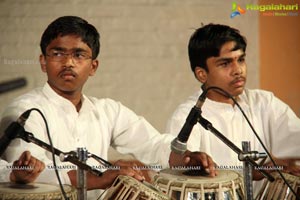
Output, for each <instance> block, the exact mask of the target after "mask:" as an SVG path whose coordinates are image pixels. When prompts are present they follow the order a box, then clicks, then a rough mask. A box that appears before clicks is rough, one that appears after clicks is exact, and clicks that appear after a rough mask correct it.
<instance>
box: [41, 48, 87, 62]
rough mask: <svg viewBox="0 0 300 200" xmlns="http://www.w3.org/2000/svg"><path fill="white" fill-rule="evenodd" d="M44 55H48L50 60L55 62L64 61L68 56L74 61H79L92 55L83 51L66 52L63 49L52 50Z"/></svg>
mask: <svg viewBox="0 0 300 200" xmlns="http://www.w3.org/2000/svg"><path fill="white" fill-rule="evenodd" d="M46 56H48V57H49V58H50V59H51V60H52V61H55V62H64V61H66V59H67V58H68V57H69V56H71V58H72V60H73V61H74V62H75V63H80V62H83V61H85V60H89V59H92V56H90V55H89V54H88V53H87V52H85V51H74V52H71V53H66V52H64V51H57V50H53V51H50V52H49V53H47V54H46Z"/></svg>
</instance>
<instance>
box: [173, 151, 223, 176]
mask: <svg viewBox="0 0 300 200" xmlns="http://www.w3.org/2000/svg"><path fill="white" fill-rule="evenodd" d="M169 165H170V167H175V166H200V167H201V168H202V169H204V170H205V171H206V172H207V173H208V174H209V175H210V176H212V177H214V176H216V175H217V171H216V168H215V163H214V161H213V160H212V158H211V157H210V156H209V155H207V154H206V153H203V152H190V151H186V152H185V153H184V154H182V155H181V154H176V153H174V152H171V154H170V159H169Z"/></svg>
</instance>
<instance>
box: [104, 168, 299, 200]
mask: <svg viewBox="0 0 300 200" xmlns="http://www.w3.org/2000/svg"><path fill="white" fill-rule="evenodd" d="M273 175H274V177H275V181H273V182H268V181H267V180H266V181H265V184H264V186H263V188H262V190H261V191H260V194H259V195H258V197H257V199H259V200H262V199H264V200H269V199H270V200H271V199H272V200H284V199H287V200H294V199H295V200H296V197H295V195H293V194H292V192H291V191H290V190H289V189H288V188H287V187H286V186H285V184H284V183H283V181H282V179H281V177H279V176H278V175H277V174H273ZM284 175H285V178H286V179H287V181H288V182H289V183H290V184H291V185H292V188H293V190H294V191H296V192H297V193H298V195H300V177H295V176H292V175H289V174H284ZM104 199H106V200H170V199H172V200H243V199H245V189H244V184H243V178H242V176H241V175H240V174H239V173H238V172H235V171H230V170H220V171H218V176H216V177H207V176H189V175H185V171H183V170H171V169H166V170H162V171H161V172H160V173H159V174H158V175H155V177H154V184H153V186H152V185H150V184H146V185H145V184H144V183H141V182H139V181H137V180H135V179H133V178H131V177H127V176H119V177H118V178H117V179H116V180H115V181H114V183H113V185H112V187H111V188H110V189H109V190H108V192H107V194H106V195H105V198H104Z"/></svg>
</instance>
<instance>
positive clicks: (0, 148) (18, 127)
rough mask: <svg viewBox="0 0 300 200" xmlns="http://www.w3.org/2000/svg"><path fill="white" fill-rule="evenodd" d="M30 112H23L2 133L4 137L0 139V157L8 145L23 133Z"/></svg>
mask: <svg viewBox="0 0 300 200" xmlns="http://www.w3.org/2000/svg"><path fill="white" fill-rule="evenodd" d="M31 111H32V110H31V109H30V110H27V111H25V112H24V113H23V114H22V115H21V116H20V117H19V118H18V119H17V121H15V122H12V123H11V124H10V125H9V126H8V127H7V128H6V130H5V131H4V135H3V136H2V138H1V139H0V157H1V156H2V154H3V153H4V151H5V150H6V148H7V147H8V145H9V144H10V142H11V141H12V140H13V139H15V138H16V137H17V136H18V135H20V134H21V133H23V132H24V131H25V130H24V125H25V122H26V120H27V119H28V117H29V114H30V112H31Z"/></svg>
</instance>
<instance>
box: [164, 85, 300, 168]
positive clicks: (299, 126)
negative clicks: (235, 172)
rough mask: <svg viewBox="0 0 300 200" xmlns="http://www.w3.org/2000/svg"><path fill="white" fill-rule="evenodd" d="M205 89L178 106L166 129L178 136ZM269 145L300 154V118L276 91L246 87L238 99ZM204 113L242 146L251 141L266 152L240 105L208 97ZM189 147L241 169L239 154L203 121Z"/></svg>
mask: <svg viewBox="0 0 300 200" xmlns="http://www.w3.org/2000/svg"><path fill="white" fill-rule="evenodd" d="M201 93H202V91H198V92H197V93H195V94H194V95H192V96H190V97H189V98H188V99H187V101H185V102H184V103H182V104H181V105H179V106H178V107H177V109H176V110H175V112H174V113H173V115H172V117H171V118H170V119H169V121H168V124H167V129H166V132H170V133H172V134H174V136H177V135H178V133H179V131H180V130H181V128H182V126H183V124H184V122H185V120H186V117H187V116H188V114H189V112H190V110H191V108H192V107H193V106H194V105H195V104H196V102H197V99H198V97H199V96H200V94H201ZM238 103H239V104H240V106H241V107H242V109H243V110H244V112H245V114H246V115H247V116H248V118H249V120H250V122H251V124H252V125H253V126H254V129H255V130H256V132H257V133H258V135H259V137H260V138H261V139H262V141H263V143H264V144H265V146H266V147H267V149H268V150H269V151H270V152H271V153H272V154H273V155H274V156H276V157H300V119H299V118H298V117H297V116H296V115H295V113H294V112H293V111H292V110H291V109H290V108H289V106H288V105H286V104H285V103H283V102H282V101H281V100H279V99H278V98H276V97H275V96H274V95H273V94H272V93H270V92H267V91H262V90H248V89H246V90H245V91H244V92H243V94H242V95H240V100H239V101H238ZM202 116H203V117H204V118H206V119H207V120H209V121H210V122H211V123H212V125H213V126H214V127H215V128H216V129H217V130H218V131H219V132H221V133H222V134H223V135H224V136H225V137H227V138H228V139H229V140H230V141H232V142H233V143H234V144H235V145H236V146H238V147H239V148H240V149H242V141H250V145H251V150H256V151H259V152H265V151H264V150H263V148H262V146H261V145H260V143H259V141H258V140H257V139H256V137H255V135H254V134H253V132H252V130H251V129H250V126H249V125H248V124H247V122H246V119H245V118H244V117H243V116H242V113H241V111H240V110H239V109H238V107H237V106H234V107H233V106H231V105H230V104H225V103H220V102H216V101H212V100H210V99H208V98H206V100H205V102H204V104H203V106H202ZM187 145H188V148H189V149H190V150H192V151H202V152H206V153H207V154H209V155H210V156H211V157H212V158H213V160H214V161H215V162H216V163H217V165H219V166H220V168H221V167H222V168H223V169H224V168H226V169H241V167H242V166H243V164H242V162H240V161H239V160H238V156H237V154H236V153H235V152H234V151H233V150H231V149H230V148H229V147H228V146H227V145H225V144H224V143H223V142H222V141H221V140H220V139H218V138H216V136H215V135H214V134H213V133H211V132H210V131H208V130H206V129H204V128H203V127H202V126H201V125H200V124H199V123H198V124H196V125H195V126H194V127H193V130H192V132H191V135H190V137H189V140H188V142H187Z"/></svg>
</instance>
